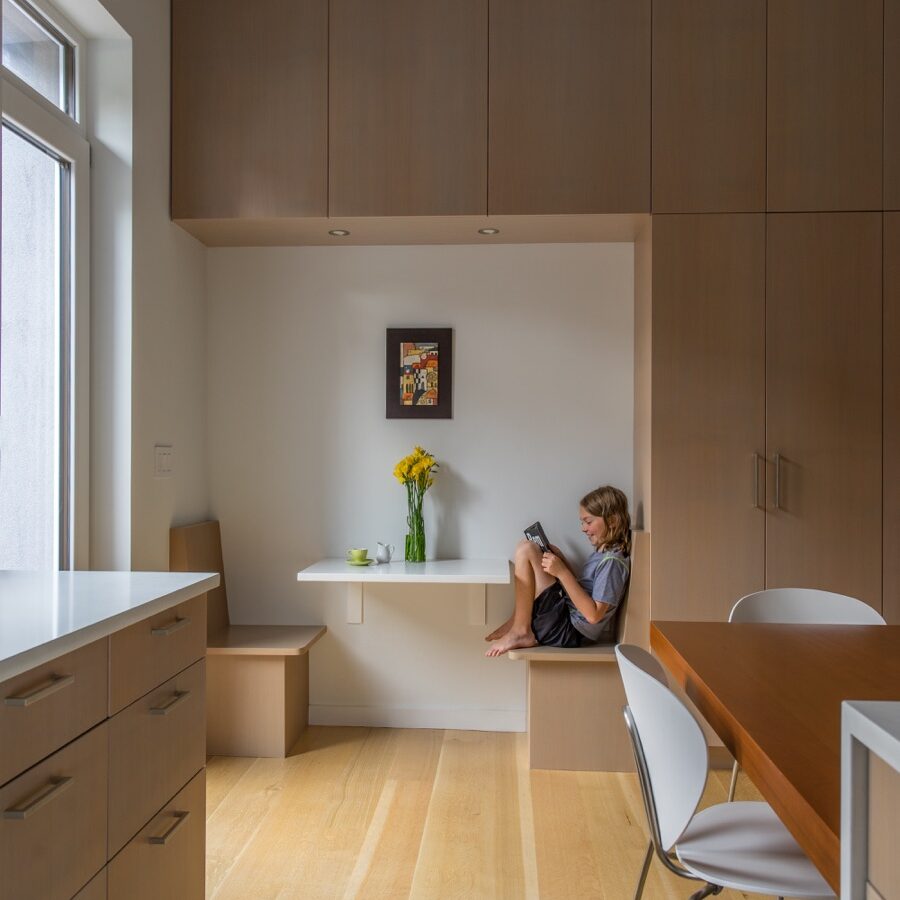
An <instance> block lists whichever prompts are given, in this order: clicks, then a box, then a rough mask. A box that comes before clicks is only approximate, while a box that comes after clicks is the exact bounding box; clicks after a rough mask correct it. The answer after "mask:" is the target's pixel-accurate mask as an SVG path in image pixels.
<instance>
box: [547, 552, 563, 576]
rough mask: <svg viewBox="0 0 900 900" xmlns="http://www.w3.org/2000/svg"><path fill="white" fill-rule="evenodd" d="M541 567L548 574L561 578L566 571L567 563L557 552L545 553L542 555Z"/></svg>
mask: <svg viewBox="0 0 900 900" xmlns="http://www.w3.org/2000/svg"><path fill="white" fill-rule="evenodd" d="M541 568H542V569H543V570H544V571H545V572H546V573H547V574H548V575H552V576H553V577H554V578H559V576H560V575H562V573H563V572H565V571H566V564H565V563H564V562H563V561H562V560H561V559H560V558H559V557H558V556H557V555H556V554H555V553H545V554H544V555H543V556H542V557H541Z"/></svg>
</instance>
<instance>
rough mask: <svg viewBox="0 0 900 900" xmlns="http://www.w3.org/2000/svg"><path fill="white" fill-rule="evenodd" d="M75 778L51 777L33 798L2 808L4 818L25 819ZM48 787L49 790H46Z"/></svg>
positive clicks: (53, 797) (56, 795) (68, 776)
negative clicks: (19, 804)
mask: <svg viewBox="0 0 900 900" xmlns="http://www.w3.org/2000/svg"><path fill="white" fill-rule="evenodd" d="M74 780H75V779H74V778H73V777H72V776H71V775H67V776H62V777H59V778H51V779H50V780H49V781H48V782H47V783H46V784H45V785H44V786H43V787H42V788H41V789H40V790H39V791H38V792H37V793H36V794H35V795H34V799H33V800H31V801H30V802H28V803H25V804H23V805H21V806H12V807H10V808H9V809H5V810H3V818H4V819H27V818H28V817H29V816H30V815H31V814H32V813H36V812H37V811H38V810H39V809H40V808H41V807H42V806H46V805H47V804H48V803H49V802H50V801H51V800H53V799H55V798H56V797H58V796H59V795H60V794H61V793H62V792H63V791H64V790H65V789H66V788H67V787H69V785H70V784H71V783H72V782H73V781H74ZM48 788H49V790H48Z"/></svg>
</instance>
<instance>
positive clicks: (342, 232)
mask: <svg viewBox="0 0 900 900" xmlns="http://www.w3.org/2000/svg"><path fill="white" fill-rule="evenodd" d="M328 233H329V234H330V235H331V236H332V237H347V236H348V235H349V234H350V232H349V231H347V230H346V229H344V228H332V229H331V231H329V232H328Z"/></svg>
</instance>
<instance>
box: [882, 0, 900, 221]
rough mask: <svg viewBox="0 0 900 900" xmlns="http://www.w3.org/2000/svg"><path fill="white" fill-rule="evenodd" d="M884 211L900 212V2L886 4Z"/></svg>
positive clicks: (891, 0) (886, 0)
mask: <svg viewBox="0 0 900 900" xmlns="http://www.w3.org/2000/svg"><path fill="white" fill-rule="evenodd" d="M884 208H885V209H898V210H900V0H885V2H884Z"/></svg>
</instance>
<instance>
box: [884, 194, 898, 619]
mask: <svg viewBox="0 0 900 900" xmlns="http://www.w3.org/2000/svg"><path fill="white" fill-rule="evenodd" d="M883 465H884V473H883V477H884V524H883V535H882V546H883V548H884V587H883V602H884V608H883V609H882V615H883V616H884V617H885V619H887V621H888V622H890V623H891V624H894V625H900V556H898V554H897V547H898V546H900V213H897V212H886V213H885V214H884V455H883Z"/></svg>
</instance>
